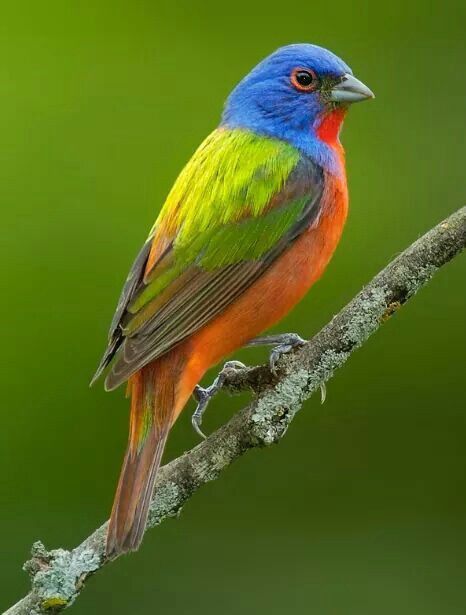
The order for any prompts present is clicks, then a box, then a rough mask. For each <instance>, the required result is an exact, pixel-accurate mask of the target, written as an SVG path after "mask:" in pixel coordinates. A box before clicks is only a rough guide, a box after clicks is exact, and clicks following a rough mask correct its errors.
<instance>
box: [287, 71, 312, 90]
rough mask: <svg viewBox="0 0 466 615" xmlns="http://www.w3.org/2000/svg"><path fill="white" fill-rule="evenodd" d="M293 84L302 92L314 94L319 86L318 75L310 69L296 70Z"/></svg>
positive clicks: (292, 76)
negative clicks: (313, 91)
mask: <svg viewBox="0 0 466 615" xmlns="http://www.w3.org/2000/svg"><path fill="white" fill-rule="evenodd" d="M291 83H292V84H293V86H294V87H295V88H296V89H297V90H299V91H300V92H312V90H314V89H315V87H316V85H317V75H316V74H315V72H314V71H313V70H311V69H310V68H294V69H293V71H292V73H291Z"/></svg>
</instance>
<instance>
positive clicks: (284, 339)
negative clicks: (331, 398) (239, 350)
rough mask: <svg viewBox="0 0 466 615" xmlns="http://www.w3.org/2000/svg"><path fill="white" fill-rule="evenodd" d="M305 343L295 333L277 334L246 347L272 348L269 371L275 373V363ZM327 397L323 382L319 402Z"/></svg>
mask: <svg viewBox="0 0 466 615" xmlns="http://www.w3.org/2000/svg"><path fill="white" fill-rule="evenodd" d="M305 343H306V340H304V339H303V338H302V337H301V336H299V335H298V334H297V333H278V334H277V335H264V336H261V337H255V338H254V339H252V340H250V341H249V342H248V343H247V344H246V346H274V348H273V349H272V352H271V353H270V359H269V364H270V369H271V371H272V372H275V371H276V368H277V361H278V360H279V359H280V357H281V356H282V355H284V354H287V353H289V352H291V351H292V350H293V349H294V348H299V347H300V346H302V345H303V344H305ZM326 397H327V388H326V386H325V382H323V383H322V384H321V385H320V401H321V403H322V404H323V403H324V401H325V398H326Z"/></svg>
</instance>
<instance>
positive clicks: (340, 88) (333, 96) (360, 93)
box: [330, 73, 375, 103]
mask: <svg viewBox="0 0 466 615" xmlns="http://www.w3.org/2000/svg"><path fill="white" fill-rule="evenodd" d="M368 98H375V96H374V93H373V92H372V91H371V90H369V88H368V87H367V85H364V83H363V82H362V81H359V79H356V77H353V75H350V74H349V73H347V74H346V75H343V78H342V80H341V81H340V82H339V83H337V84H336V85H335V86H333V88H332V90H331V92H330V100H331V101H333V102H339V103H355V102H360V101H361V100H367V99H368Z"/></svg>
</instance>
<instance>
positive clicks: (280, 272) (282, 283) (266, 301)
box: [178, 176, 348, 405]
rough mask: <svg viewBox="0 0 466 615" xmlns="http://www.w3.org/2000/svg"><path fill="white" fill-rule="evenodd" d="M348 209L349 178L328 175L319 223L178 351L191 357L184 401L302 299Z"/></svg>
mask: <svg viewBox="0 0 466 615" xmlns="http://www.w3.org/2000/svg"><path fill="white" fill-rule="evenodd" d="M347 211H348V194H347V189H346V180H345V178H342V179H336V178H334V177H333V176H331V177H330V176H328V177H327V178H326V182H325V189H324V194H323V197H322V213H321V216H320V218H319V220H318V223H317V224H316V225H315V226H314V227H312V228H310V229H308V230H307V231H306V232H305V233H304V234H303V235H302V236H301V237H300V238H299V239H298V240H297V241H296V242H295V243H294V244H293V245H292V246H291V247H290V248H289V249H288V250H287V252H285V253H284V254H283V255H282V256H281V257H280V258H279V259H278V260H277V261H276V262H275V263H274V264H273V265H272V267H271V268H270V269H269V270H268V271H267V273H265V274H264V275H263V276H262V277H261V278H260V279H259V280H258V281H257V282H255V284H254V285H253V286H251V288H249V289H248V290H247V291H246V292H245V293H244V294H243V295H241V297H240V298H239V299H238V300H237V301H236V302H235V303H234V304H233V305H231V306H230V307H229V308H227V310H226V311H225V312H223V313H222V314H221V315H220V316H218V317H217V318H216V319H214V320H213V321H212V322H211V323H209V324H208V325H206V326H205V327H204V328H202V329H201V330H200V331H199V332H197V333H196V334H195V335H194V336H193V337H192V338H190V339H189V340H187V341H186V342H184V343H183V344H181V347H178V349H179V350H180V351H181V352H184V353H186V355H187V356H186V358H187V365H186V371H185V374H184V377H183V381H182V382H180V383H179V389H178V392H179V396H180V401H181V399H183V398H187V397H188V396H189V395H190V394H191V391H192V389H193V387H194V386H195V384H196V383H197V382H199V380H200V379H201V378H202V376H203V375H204V373H205V372H206V370H207V369H209V368H210V367H211V366H213V365H215V364H216V363H218V362H219V361H221V360H222V359H223V358H225V357H226V356H227V355H229V354H230V353H232V352H233V351H234V350H237V349H238V348H241V347H242V346H244V345H245V344H246V342H248V341H249V340H250V339H252V338H253V337H256V336H258V335H259V334H261V333H262V332H263V331H265V330H266V329H268V328H269V327H271V326H272V325H274V324H276V323H277V322H278V321H279V320H281V319H282V318H283V317H284V316H285V315H286V314H287V313H288V312H289V311H290V310H291V309H292V308H293V307H294V306H295V305H296V304H297V303H298V302H299V301H300V300H301V299H302V298H303V296H304V295H305V294H306V292H307V291H308V290H309V289H310V288H311V286H312V285H313V284H314V282H316V280H318V279H319V277H320V276H321V275H322V273H323V272H324V270H325V267H326V266H327V264H328V262H329V261H330V258H331V257H332V254H333V252H334V251H335V248H336V246H337V244H338V241H339V240H340V237H341V233H342V230H343V226H344V223H345V220H346V216H347ZM180 405H181V404H180ZM183 405H184V404H183Z"/></svg>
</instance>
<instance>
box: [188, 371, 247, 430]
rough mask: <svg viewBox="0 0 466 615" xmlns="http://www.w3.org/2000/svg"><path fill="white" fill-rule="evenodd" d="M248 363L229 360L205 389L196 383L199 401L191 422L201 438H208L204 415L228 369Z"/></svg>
mask: <svg viewBox="0 0 466 615" xmlns="http://www.w3.org/2000/svg"><path fill="white" fill-rule="evenodd" d="M245 367H246V365H244V363H241V362H240V361H227V362H226V363H225V365H224V366H223V368H222V371H221V372H220V373H219V374H218V376H217V377H216V378H215V380H214V381H213V382H212V384H211V385H210V386H208V387H206V388H205V389H204V388H202V387H201V386H199V385H198V384H196V386H195V388H194V391H193V397H194V399H195V400H196V401H197V406H196V410H195V411H194V414H193V415H192V417H191V423H192V426H193V427H194V431H195V432H196V433H197V434H199V435H200V436H201V438H204V439H205V438H206V437H207V436H206V435H205V434H204V433H202V431H201V424H202V417H203V415H204V412H205V411H206V408H207V406H208V405H209V402H210V400H211V399H212V398H213V397H215V395H217V393H218V392H219V391H220V389H221V388H222V386H223V383H224V382H225V376H226V370H229V369H244V368H245Z"/></svg>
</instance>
